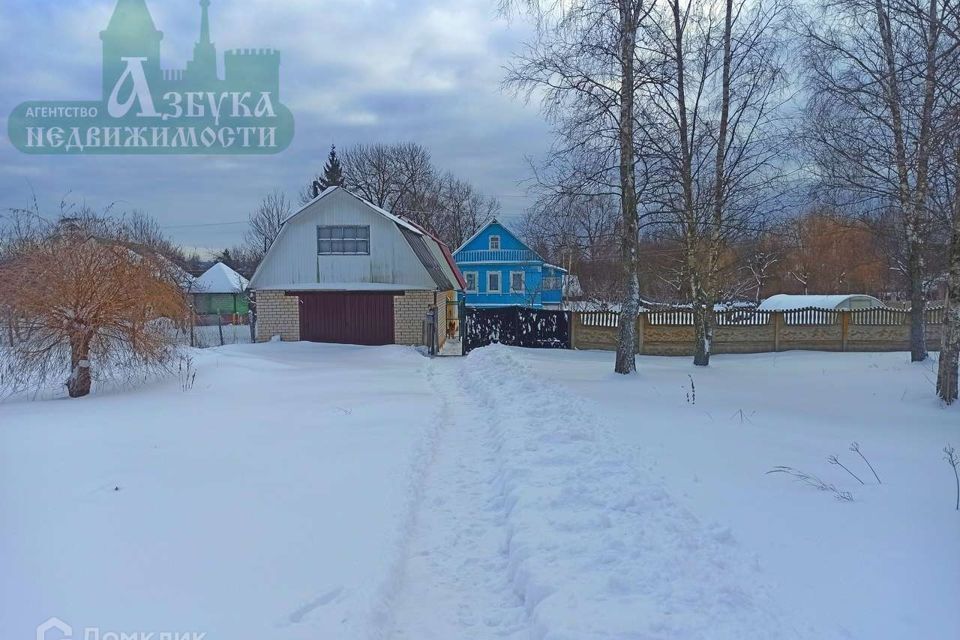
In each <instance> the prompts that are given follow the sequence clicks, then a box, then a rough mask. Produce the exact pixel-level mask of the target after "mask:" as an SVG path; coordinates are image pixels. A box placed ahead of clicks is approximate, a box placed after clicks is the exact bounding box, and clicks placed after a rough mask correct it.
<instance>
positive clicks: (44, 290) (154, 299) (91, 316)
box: [0, 216, 187, 398]
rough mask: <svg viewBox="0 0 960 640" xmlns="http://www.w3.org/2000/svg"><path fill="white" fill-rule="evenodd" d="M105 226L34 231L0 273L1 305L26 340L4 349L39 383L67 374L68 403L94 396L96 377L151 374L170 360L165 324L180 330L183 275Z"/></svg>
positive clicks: (73, 224) (72, 224)
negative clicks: (128, 370) (127, 371)
mask: <svg viewBox="0 0 960 640" xmlns="http://www.w3.org/2000/svg"><path fill="white" fill-rule="evenodd" d="M124 233H125V229H124V228H123V226H122V225H117V224H115V223H112V222H110V221H109V220H106V219H103V218H95V217H92V216H86V217H84V218H79V217H71V218H67V219H63V220H61V221H59V222H58V223H56V224H54V225H51V226H47V227H46V228H43V229H42V230H40V232H39V233H38V234H37V235H36V236H35V238H34V239H33V241H32V242H30V243H29V244H26V245H23V246H22V247H21V248H20V249H18V250H17V251H15V252H13V253H11V254H9V255H8V256H7V258H6V260H5V261H4V262H3V263H2V264H0V299H3V300H5V301H6V304H8V305H10V306H11V307H12V309H13V313H14V314H16V317H18V318H20V319H22V321H23V326H24V331H23V333H22V335H21V336H20V338H19V339H18V340H17V341H16V342H15V343H14V345H13V346H12V348H11V349H10V350H9V355H10V356H11V359H12V363H13V366H14V368H15V371H16V372H17V374H18V375H19V376H30V377H31V378H32V381H33V382H35V383H41V384H42V383H44V382H48V381H49V380H50V378H51V377H53V376H57V375H60V374H61V373H62V372H68V377H67V381H66V385H67V390H68V392H69V394H70V397H73V398H76V397H81V396H84V395H87V394H88V393H89V392H90V387H91V382H92V379H93V370H94V368H95V367H100V371H108V370H110V369H111V368H112V367H116V366H137V367H143V366H151V365H158V364H162V363H164V362H165V361H166V360H167V359H168V358H169V356H170V355H171V354H172V352H173V349H174V343H175V337H174V334H173V332H172V331H169V330H167V327H166V325H165V322H168V321H173V322H174V323H181V322H182V321H183V320H184V318H185V317H186V315H187V303H186V297H185V295H184V292H183V290H182V289H181V278H180V275H181V271H180V269H179V268H178V267H176V266H175V265H174V264H173V263H172V262H171V261H170V260H168V259H167V258H165V257H163V256H162V255H160V254H159V253H158V252H156V251H155V250H153V249H151V248H150V247H148V246H146V245H142V244H137V243H133V242H130V241H129V240H128V239H126V238H125V236H124Z"/></svg>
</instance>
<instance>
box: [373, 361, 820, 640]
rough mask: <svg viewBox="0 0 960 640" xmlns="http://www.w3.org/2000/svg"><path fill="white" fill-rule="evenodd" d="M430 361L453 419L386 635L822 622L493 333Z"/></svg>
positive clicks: (712, 631) (709, 633)
mask: <svg viewBox="0 0 960 640" xmlns="http://www.w3.org/2000/svg"><path fill="white" fill-rule="evenodd" d="M429 371H430V373H429V375H430V376H431V377H432V383H433V386H434V388H435V389H436V392H437V397H438V398H439V400H440V401H441V402H442V403H443V415H445V416H447V419H448V420H450V422H449V425H448V426H447V428H446V429H445V430H444V435H443V437H442V439H441V440H440V442H439V443H438V449H437V453H436V458H435V459H434V464H433V465H432V467H431V468H430V470H429V471H428V472H427V477H426V483H425V493H424V499H423V500H422V501H421V502H420V503H419V511H418V515H417V519H416V526H415V528H414V533H413V538H412V540H411V541H410V544H409V547H408V558H407V560H406V562H405V572H404V578H403V580H402V584H401V586H400V589H399V593H398V595H397V597H396V599H395V600H394V618H393V619H394V622H395V626H394V633H393V634H392V636H391V637H392V638H394V639H395V640H400V639H403V640H431V639H434V638H436V639H440V638H458V639H460V638H467V639H480V638H502V637H506V638H517V639H519V638H533V639H536V640H539V639H546V638H549V639H550V640H573V639H577V640H587V639H592V638H597V639H600V638H645V639H651V640H660V639H667V638H670V639H689V640H693V639H695V638H696V639H701V638H711V640H721V639H722V640H734V639H737V640H741V639H744V638H756V639H757V640H760V639H761V638H762V639H763V640H775V639H781V638H783V639H785V638H818V639H821V638H827V637H830V636H829V635H823V634H821V633H816V632H813V631H811V630H809V629H806V628H805V627H806V625H805V624H797V623H796V622H795V621H793V620H791V619H790V616H789V615H788V614H787V613H786V612H785V611H784V609H783V607H781V606H780V605H779V603H777V602H775V599H773V598H771V597H770V594H769V593H768V592H767V588H766V584H765V582H764V579H763V576H762V574H761V572H760V571H759V570H758V568H757V567H756V566H755V563H754V561H753V560H752V558H751V557H749V555H748V554H746V553H744V552H743V551H742V550H740V549H739V548H738V545H737V544H736V542H735V541H734V539H733V537H732V535H731V534H730V532H729V531H728V530H726V529H724V528H721V527H718V526H706V525H704V524H702V523H701V522H700V521H699V520H698V519H697V518H696V517H695V516H693V515H692V514H691V513H689V512H688V511H686V510H685V509H684V508H682V507H681V506H680V505H679V504H678V503H677V502H676V501H675V500H674V499H673V498H672V496H671V495H670V494H669V493H668V491H667V490H666V489H665V488H664V486H663V485H662V483H661V482H659V481H656V480H654V479H653V478H652V476H651V475H650V474H649V473H648V472H647V470H646V467H647V466H648V465H647V464H646V461H645V460H644V458H643V456H642V455H641V454H640V452H638V451H637V450H633V449H624V448H623V447H622V446H621V445H620V444H619V443H618V442H617V441H615V440H613V439H612V438H611V437H610V435H609V433H608V432H607V430H606V429H605V427H604V425H603V420H604V417H603V416H604V414H603V412H602V410H601V408H600V407H598V406H596V405H594V404H592V403H591V402H589V401H587V400H585V399H583V398H581V397H579V396H577V395H576V394H572V393H571V392H570V391H569V390H565V389H563V388H559V387H556V386H555V385H550V384H548V383H545V381H544V380H543V378H542V377H541V376H539V375H538V374H537V372H535V371H533V370H531V369H529V367H527V366H526V365H524V363H522V362H521V361H520V360H519V359H517V358H516V357H514V356H513V355H512V354H511V352H510V351H509V350H508V349H504V348H490V349H484V350H481V351H478V352H475V353H474V354H472V355H471V356H470V357H468V358H464V359H452V358H451V359H443V360H439V359H438V360H435V361H433V363H432V366H431V368H430V370H429ZM506 372H509V375H506Z"/></svg>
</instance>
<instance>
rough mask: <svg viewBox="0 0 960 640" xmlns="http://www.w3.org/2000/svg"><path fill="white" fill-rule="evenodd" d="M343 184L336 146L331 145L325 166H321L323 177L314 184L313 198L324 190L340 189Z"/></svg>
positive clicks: (341, 168)
mask: <svg viewBox="0 0 960 640" xmlns="http://www.w3.org/2000/svg"><path fill="white" fill-rule="evenodd" d="M343 184H344V178H343V167H342V166H341V165H340V158H338V157H337V145H331V146H330V155H328V156H327V164H325V165H324V166H323V175H322V176H320V177H319V178H317V180H316V182H314V186H313V189H314V191H315V193H314V197H316V196H317V195H319V192H320V191H323V190H324V189H329V188H330V187H342V186H343Z"/></svg>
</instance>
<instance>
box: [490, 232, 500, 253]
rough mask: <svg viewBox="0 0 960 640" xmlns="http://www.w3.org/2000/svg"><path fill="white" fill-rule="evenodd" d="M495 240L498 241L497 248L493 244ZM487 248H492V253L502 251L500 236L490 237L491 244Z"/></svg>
mask: <svg viewBox="0 0 960 640" xmlns="http://www.w3.org/2000/svg"><path fill="white" fill-rule="evenodd" d="M494 240H496V241H497V242H496V245H497V246H493V245H494V242H493V241H494ZM487 246H489V247H490V251H500V247H501V246H502V245H501V244H500V236H490V240H489V244H488V245H487Z"/></svg>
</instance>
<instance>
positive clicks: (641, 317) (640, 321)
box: [637, 311, 647, 355]
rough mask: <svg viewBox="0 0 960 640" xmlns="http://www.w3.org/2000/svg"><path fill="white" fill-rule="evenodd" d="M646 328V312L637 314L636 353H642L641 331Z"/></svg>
mask: <svg viewBox="0 0 960 640" xmlns="http://www.w3.org/2000/svg"><path fill="white" fill-rule="evenodd" d="M646 328H647V312H646V311H641V312H640V313H638V314H637V353H639V354H640V355H643V332H644V329H646Z"/></svg>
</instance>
